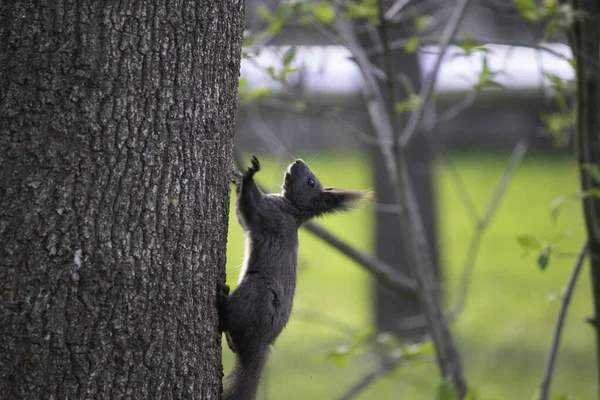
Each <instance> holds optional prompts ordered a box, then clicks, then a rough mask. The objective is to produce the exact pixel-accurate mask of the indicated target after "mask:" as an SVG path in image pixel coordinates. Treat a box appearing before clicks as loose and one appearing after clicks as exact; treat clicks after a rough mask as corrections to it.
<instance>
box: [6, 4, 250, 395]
mask: <svg viewBox="0 0 600 400" xmlns="http://www.w3.org/2000/svg"><path fill="white" fill-rule="evenodd" d="M0 4H1V5H0V85H1V90H0V174H1V175H0V391H1V394H0V397H2V398H7V399H41V398H56V399H67V398H69V399H75V398H95V397H100V398H144V399H146V398H152V399H154V398H156V399H158V398H196V399H218V398H219V397H220V389H221V377H222V369H221V346H220V341H221V339H220V335H219V334H218V333H217V314H216V308H215V295H216V284H217V282H218V281H222V280H223V278H224V266H225V246H226V236H227V221H228V211H229V175H230V169H231V148H232V140H233V121H234V116H235V111H236V93H237V82H238V76H239V63H240V54H241V48H240V46H241V35H242V29H243V0H238V1H236V0H231V1H219V0H204V1H194V0H185V1H165V0H162V1H158V0H157V1H154V0H153V1H150V0H146V1H130V2H111V1H108V2H99V1H95V0H89V1H86V0H74V1H29V2H28V1H4V2H2V3H0Z"/></svg>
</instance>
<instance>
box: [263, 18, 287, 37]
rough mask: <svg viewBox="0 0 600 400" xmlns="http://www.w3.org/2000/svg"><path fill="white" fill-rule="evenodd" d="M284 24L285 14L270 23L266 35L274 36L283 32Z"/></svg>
mask: <svg viewBox="0 0 600 400" xmlns="http://www.w3.org/2000/svg"><path fill="white" fill-rule="evenodd" d="M283 22H284V17H283V14H279V15H277V17H275V18H273V19H272V20H271V22H270V23H269V26H267V27H266V28H265V32H266V33H272V34H274V35H276V34H278V33H281V32H283Z"/></svg>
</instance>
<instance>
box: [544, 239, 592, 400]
mask: <svg viewBox="0 0 600 400" xmlns="http://www.w3.org/2000/svg"><path fill="white" fill-rule="evenodd" d="M587 251H588V241H587V240H586V242H585V243H584V245H583V247H582V248H581V251H580V252H579V256H578V257H577V261H576V262H575V266H574V267H573V272H571V277H570V278H569V283H568V284H567V287H566V289H565V295H564V297H563V300H562V303H561V305H560V311H559V313H558V319H557V321H556V326H555V327H554V334H553V335H552V342H551V344H550V352H549V353H548V360H547V361H546V367H545V372H544V378H543V379H542V384H541V393H540V400H547V399H548V395H549V394H550V384H551V383H552V373H553V372H554V366H555V364H556V356H557V355H558V347H559V345H560V337H561V335H562V328H563V326H564V324H565V318H566V316H567V310H568V309H569V304H570V302H571V296H572V295H573V291H574V290H575V284H576V283H577V278H578V277H579V273H580V271H581V267H582V266H583V260H584V259H585V255H586V254H587Z"/></svg>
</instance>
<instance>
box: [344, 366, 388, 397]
mask: <svg viewBox="0 0 600 400" xmlns="http://www.w3.org/2000/svg"><path fill="white" fill-rule="evenodd" d="M393 367H395V365H394V364H385V363H381V364H379V365H378V366H377V367H376V368H375V369H374V370H373V371H371V372H369V373H368V374H366V375H365V376H363V377H362V378H361V380H360V381H358V382H357V383H356V384H355V385H354V386H352V387H351V388H350V389H349V390H348V391H347V392H346V393H344V394H343V395H341V396H340V397H338V398H337V400H349V399H351V398H353V397H354V396H356V395H357V394H358V393H360V392H361V391H362V390H364V389H365V388H366V387H367V386H369V385H370V384H371V383H373V382H375V381H376V380H377V379H379V378H380V377H382V376H384V375H385V374H387V373H389V372H390V371H392V370H393V369H394V368H393Z"/></svg>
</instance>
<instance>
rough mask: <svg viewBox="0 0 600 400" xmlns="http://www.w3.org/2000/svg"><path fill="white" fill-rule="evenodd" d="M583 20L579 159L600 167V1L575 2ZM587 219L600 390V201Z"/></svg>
mask: <svg viewBox="0 0 600 400" xmlns="http://www.w3.org/2000/svg"><path fill="white" fill-rule="evenodd" d="M571 4H572V6H573V8H574V9H575V10H576V11H578V12H581V15H582V16H583V17H581V18H577V19H575V23H574V24H573V29H572V30H571V31H570V32H569V43H570V45H571V48H572V50H573V56H574V57H575V60H576V77H577V127H576V132H577V133H576V135H577V136H576V148H577V158H578V162H579V164H580V166H581V165H583V164H594V165H600V112H599V107H600V78H599V76H598V69H597V65H598V62H600V52H599V50H600V4H599V3H598V1H597V0H571ZM581 187H582V190H589V189H592V188H595V189H598V188H600V184H599V183H598V182H596V181H595V180H594V179H593V178H592V176H591V175H590V174H588V173H587V172H585V171H584V170H583V169H581ZM583 211H584V218H585V223H586V227H587V233H588V237H589V243H590V260H591V262H590V266H591V280H592V295H593V303H594V307H593V309H594V318H593V322H594V323H593V325H594V326H595V330H596V352H597V373H598V375H597V376H598V379H597V381H596V385H598V388H599V389H600V200H599V199H597V198H594V197H590V198H587V199H584V200H583Z"/></svg>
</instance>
